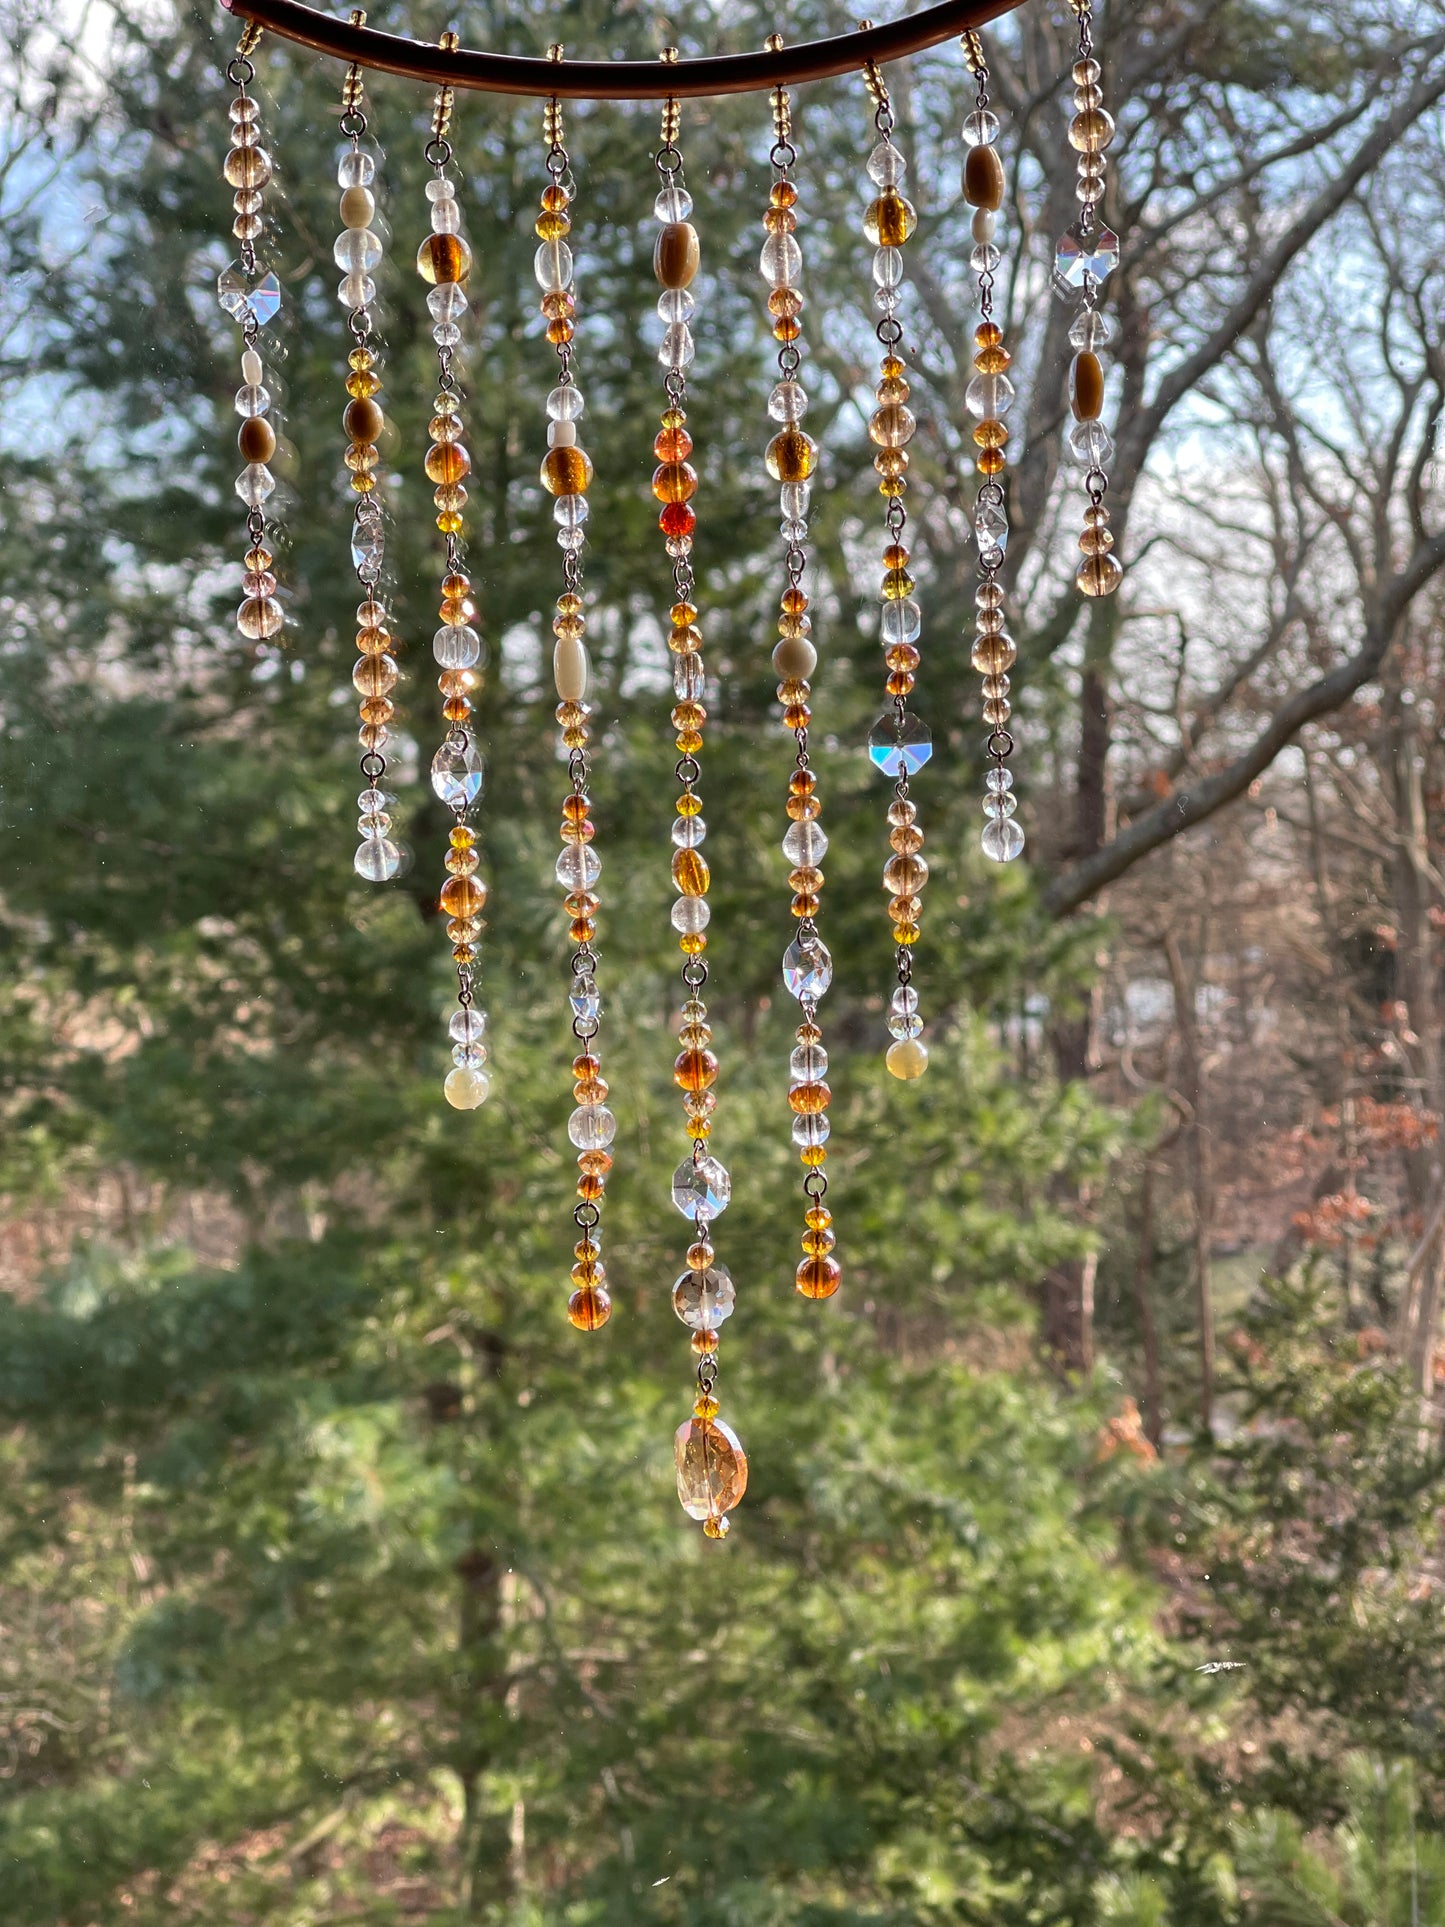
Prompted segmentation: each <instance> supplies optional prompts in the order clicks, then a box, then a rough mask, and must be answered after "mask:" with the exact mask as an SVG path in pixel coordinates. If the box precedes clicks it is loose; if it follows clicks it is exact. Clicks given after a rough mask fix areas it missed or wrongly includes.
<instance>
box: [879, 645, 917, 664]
mask: <svg viewBox="0 0 1445 1927" xmlns="http://www.w3.org/2000/svg"><path fill="white" fill-rule="evenodd" d="M883 660H884V662H886V663H887V665H888V667H889V668H890V669H916V668H917V667H918V663H919V655H918V650H917V649H916V648H915V647H914V645H913V644H912V643H911V642H893V643H890V644H889V645H888V648H887V649H886V650H885V651H884V654H883Z"/></svg>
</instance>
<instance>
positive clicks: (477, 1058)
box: [452, 1044, 487, 1071]
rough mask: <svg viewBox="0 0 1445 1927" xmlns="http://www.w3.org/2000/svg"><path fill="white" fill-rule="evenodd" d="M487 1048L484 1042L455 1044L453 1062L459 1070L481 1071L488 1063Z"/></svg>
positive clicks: (453, 1046)
mask: <svg viewBox="0 0 1445 1927" xmlns="http://www.w3.org/2000/svg"><path fill="white" fill-rule="evenodd" d="M486 1061H487V1049H486V1046H485V1045H484V1044H453V1045H452V1062H453V1063H454V1064H455V1065H456V1066H457V1068H458V1070H463V1071H479V1070H481V1069H482V1067H483V1066H484V1065H485V1064H486Z"/></svg>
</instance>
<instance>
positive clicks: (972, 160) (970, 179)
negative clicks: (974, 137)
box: [963, 147, 1004, 213]
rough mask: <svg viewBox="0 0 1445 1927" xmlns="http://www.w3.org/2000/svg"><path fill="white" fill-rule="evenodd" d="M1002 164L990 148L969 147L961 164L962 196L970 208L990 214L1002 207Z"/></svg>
mask: <svg viewBox="0 0 1445 1927" xmlns="http://www.w3.org/2000/svg"><path fill="white" fill-rule="evenodd" d="M1003 190H1004V175H1003V162H1002V161H1001V160H1000V159H999V157H998V153H997V150H996V149H994V148H992V147H970V148H969V150H968V158H967V160H965V162H964V163H963V196H964V199H965V200H966V201H967V202H968V204H969V206H970V207H986V208H987V209H988V210H989V211H990V213H992V212H993V211H994V210H995V209H996V208H1000V207H1002V206H1003Z"/></svg>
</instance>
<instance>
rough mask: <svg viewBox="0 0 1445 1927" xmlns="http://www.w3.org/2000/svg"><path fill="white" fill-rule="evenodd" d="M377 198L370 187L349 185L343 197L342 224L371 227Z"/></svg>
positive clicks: (345, 225) (344, 225)
mask: <svg viewBox="0 0 1445 1927" xmlns="http://www.w3.org/2000/svg"><path fill="white" fill-rule="evenodd" d="M375 212H376V199H375V196H374V195H373V194H372V192H371V189H370V188H369V187H348V188H347V190H346V192H345V193H344V194H343V195H342V197H341V225H342V226H343V227H358V228H360V227H370V226H371V217H372V215H373V214H375Z"/></svg>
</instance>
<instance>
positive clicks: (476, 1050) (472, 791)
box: [416, 33, 491, 1111]
mask: <svg viewBox="0 0 1445 1927" xmlns="http://www.w3.org/2000/svg"><path fill="white" fill-rule="evenodd" d="M458 44H459V43H458V40H457V36H456V35H455V34H454V33H448V34H443V36H442V40H441V45H442V46H443V48H446V49H448V50H451V49H454V48H455V47H456V46H457V45H458ZM451 118H452V90H451V88H450V87H442V88H440V89H439V90H438V92H437V97H436V104H435V106H434V108H433V110H432V127H431V139H430V140H429V141H428V142H427V145H426V161H427V165H428V166H429V167H430V168H431V170H432V178H431V180H429V181H428V182H427V190H426V192H427V200H428V201H429V202H430V204H431V222H430V225H431V233H430V234H428V236H427V237H426V239H425V240H424V241H423V242H422V244H421V247H420V248H419V250H418V251H417V257H416V265H417V272H418V273H419V274H420V275H421V278H422V280H423V281H425V282H427V283H428V284H429V286H430V293H429V294H428V295H427V308H428V309H429V311H430V313H431V316H432V338H433V339H434V340H435V342H436V344H437V367H438V376H437V395H436V401H435V403H434V410H435V412H434V413H433V415H432V419H431V423H430V425H429V428H428V431H427V432H428V435H429V436H430V439H431V447H430V448H429V449H428V451H427V456H426V473H427V479H428V480H429V481H430V482H431V483H432V484H433V485H434V489H435V493H434V495H433V498H432V499H433V502H434V504H435V507H436V524H437V528H438V529H439V530H440V531H441V534H442V536H443V538H444V540H445V543H446V573H445V574H444V575H443V577H442V585H441V587H442V593H441V607H440V615H441V624H442V626H441V628H439V629H438V630H437V632H436V635H435V637H434V638H433V642H432V650H433V653H434V655H435V656H436V659H437V661H438V663H440V664H441V670H442V673H441V675H440V677H439V678H438V686H439V688H440V690H441V694H442V715H443V717H444V718H445V721H446V724H447V733H446V737H445V739H444V740H443V742H442V745H441V747H440V749H438V751H437V753H436V755H435V756H434V757H433V758H432V765H431V784H432V788H433V790H434V791H435V792H436V794H437V795H438V796H439V797H440V799H441V800H442V802H443V803H445V804H446V806H447V808H448V809H449V810H450V811H451V812H452V815H453V817H454V819H455V821H454V822H453V825H452V829H451V833H450V837H449V839H448V840H449V843H450V848H449V850H448V851H447V858H446V868H447V880H446V882H445V883H444V884H443V885H442V890H441V897H440V903H441V908H442V909H443V910H444V911H445V912H446V914H447V936H448V938H449V939H450V941H451V946H452V961H453V963H454V964H455V965H456V972H457V1008H456V1009H455V1010H454V1011H453V1012H452V1014H451V1017H450V1019H449V1020H448V1025H447V1030H448V1034H449V1035H450V1037H451V1039H452V1069H451V1070H450V1071H449V1072H448V1073H447V1079H446V1083H445V1084H444V1086H443V1091H444V1094H445V1096H446V1100H447V1102H448V1104H450V1105H452V1106H453V1107H454V1108H455V1109H456V1110H459V1111H471V1110H475V1109H476V1107H477V1106H478V1105H479V1104H483V1103H485V1102H486V1099H487V1095H488V1093H489V1092H490V1090H491V1078H490V1076H489V1074H488V1071H487V1041H486V1036H487V1019H486V1013H485V1012H484V1011H482V1010H479V1009H478V1008H477V1004H476V966H477V939H478V937H479V936H480V935H481V933H482V921H481V917H482V910H483V908H484V907H485V905H486V901H487V886H486V884H485V883H484V882H483V881H482V879H481V877H480V876H479V875H478V874H477V870H478V862H479V859H478V856H477V847H476V846H477V833H476V831H475V830H474V829H473V828H472V827H471V824H470V823H469V822H468V820H467V819H468V817H469V815H470V813H471V809H472V806H473V804H474V803H475V802H476V800H477V798H478V796H480V794H481V790H482V757H481V752H480V750H479V749H478V748H477V744H476V739H475V737H474V736H473V734H472V731H471V728H470V727H469V718H470V716H471V713H472V704H471V694H472V692H473V691H474V690H475V689H476V688H477V687H478V686H479V684H480V681H481V677H480V673H479V670H478V667H477V665H478V664H479V663H480V661H481V654H482V643H481V637H480V636H479V634H478V633H477V630H476V628H475V627H474V626H473V625H474V619H475V617H476V605H475V603H474V602H473V601H472V597H471V588H472V585H471V579H470V577H469V576H468V575H467V574H466V572H465V570H464V569H463V567H462V562H463V553H462V531H463V527H464V523H463V519H462V510H463V509H464V508H465V507H466V501H467V491H466V477H467V476H468V475H469V474H470V473H471V466H472V463H471V457H470V456H469V455H468V453H467V451H466V449H465V447H464V446H463V444H462V399H463V397H462V390H461V385H460V383H459V382H458V380H457V373H456V350H457V346H458V344H459V343H460V341H461V326H460V317H461V316H462V315H464V314H465V313H466V311H467V295H466V282H467V276H468V274H469V273H470V272H471V265H472V251H471V249H470V248H469V247H468V245H467V243H466V241H465V239H464V238H463V235H462V231H461V230H462V217H461V209H460V207H459V206H458V204H457V198H456V187H455V184H454V183H453V181H452V180H451V178H450V177H449V175H448V174H447V171H446V170H447V164H448V162H449V161H450V160H451V158H452V149H451V142H450V141H449V140H448V139H447V135H448V133H449V131H450V128H451Z"/></svg>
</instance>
